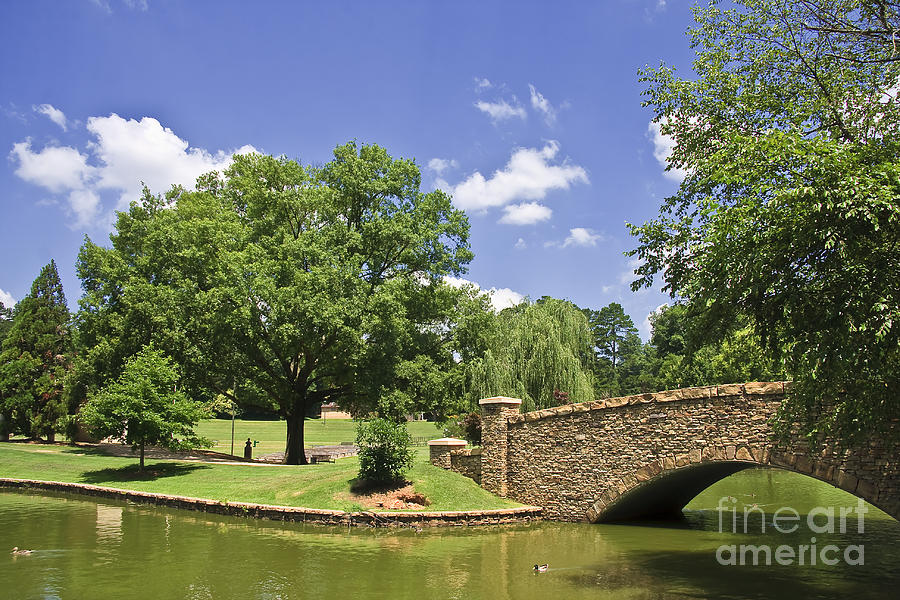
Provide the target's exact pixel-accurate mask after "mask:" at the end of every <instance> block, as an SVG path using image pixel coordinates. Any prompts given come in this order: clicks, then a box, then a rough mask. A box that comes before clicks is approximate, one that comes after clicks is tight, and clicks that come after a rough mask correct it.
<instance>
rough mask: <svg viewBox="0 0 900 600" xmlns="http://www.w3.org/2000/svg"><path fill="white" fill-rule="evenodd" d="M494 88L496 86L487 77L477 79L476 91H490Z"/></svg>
mask: <svg viewBox="0 0 900 600" xmlns="http://www.w3.org/2000/svg"><path fill="white" fill-rule="evenodd" d="M492 87H494V84H493V83H491V80H490V79H488V78H487V77H476V78H475V91H477V92H480V91H481V90H489V89H491V88H492Z"/></svg>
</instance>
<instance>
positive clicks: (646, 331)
mask: <svg viewBox="0 0 900 600" xmlns="http://www.w3.org/2000/svg"><path fill="white" fill-rule="evenodd" d="M667 306H669V303H668V302H665V303H663V304H660V305H659V306H657V307H656V308H654V309H653V310H651V311H650V313H649V314H648V315H647V316H646V317H644V320H643V322H641V325H640V327H639V328H638V329H639V330H640V332H641V337H643V338H644V339H645V340H648V339H650V334H651V333H653V324H652V323H651V322H650V318H651V317H653V316H654V315H656V314H658V313H659V312H660V311H662V309H664V308H666V307H667Z"/></svg>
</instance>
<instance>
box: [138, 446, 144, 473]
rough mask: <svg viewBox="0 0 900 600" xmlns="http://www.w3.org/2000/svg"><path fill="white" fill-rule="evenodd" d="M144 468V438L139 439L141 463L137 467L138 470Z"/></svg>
mask: <svg viewBox="0 0 900 600" xmlns="http://www.w3.org/2000/svg"><path fill="white" fill-rule="evenodd" d="M143 470H144V440H141V464H140V466H139V467H138V471H143Z"/></svg>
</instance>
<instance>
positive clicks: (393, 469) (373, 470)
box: [356, 418, 413, 483]
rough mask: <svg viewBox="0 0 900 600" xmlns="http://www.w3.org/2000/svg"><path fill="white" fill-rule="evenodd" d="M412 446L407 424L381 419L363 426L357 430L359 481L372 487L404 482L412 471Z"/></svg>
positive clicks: (364, 422) (364, 423)
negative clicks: (409, 470) (364, 481)
mask: <svg viewBox="0 0 900 600" xmlns="http://www.w3.org/2000/svg"><path fill="white" fill-rule="evenodd" d="M411 442H412V439H411V438H410V436H409V432H408V431H407V430H406V424H405V423H395V422H393V421H390V420H388V419H382V418H377V419H372V420H370V421H362V422H360V423H359V424H358V425H357V426H356V445H357V446H358V447H359V478H360V479H362V480H366V481H370V482H373V483H393V482H396V481H400V480H402V479H403V473H404V472H405V471H406V470H407V469H409V468H410V467H412V458H413V453H412V449H411V448H410V445H411Z"/></svg>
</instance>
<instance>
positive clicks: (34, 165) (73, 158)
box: [10, 139, 95, 193]
mask: <svg viewBox="0 0 900 600" xmlns="http://www.w3.org/2000/svg"><path fill="white" fill-rule="evenodd" d="M10 157H11V158H12V159H13V160H14V161H18V163H19V166H18V167H16V171H15V173H16V175H18V176H19V177H20V178H22V179H24V180H25V181H27V182H29V183H33V184H35V185H39V186H42V187H44V188H46V189H47V190H49V191H51V192H54V193H60V192H63V191H65V190H71V189H81V188H83V187H84V186H85V185H86V182H87V180H88V179H90V178H91V177H92V175H93V173H94V170H95V169H94V167H91V166H89V165H88V163H87V161H88V157H87V155H86V154H82V153H81V152H79V151H78V150H76V149H75V148H72V147H70V146H48V147H47V148H44V149H43V150H41V151H39V152H34V151H32V149H31V140H30V139H26V140H25V141H24V142H19V143H17V144H13V149H12V152H10Z"/></svg>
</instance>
